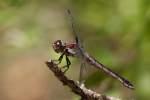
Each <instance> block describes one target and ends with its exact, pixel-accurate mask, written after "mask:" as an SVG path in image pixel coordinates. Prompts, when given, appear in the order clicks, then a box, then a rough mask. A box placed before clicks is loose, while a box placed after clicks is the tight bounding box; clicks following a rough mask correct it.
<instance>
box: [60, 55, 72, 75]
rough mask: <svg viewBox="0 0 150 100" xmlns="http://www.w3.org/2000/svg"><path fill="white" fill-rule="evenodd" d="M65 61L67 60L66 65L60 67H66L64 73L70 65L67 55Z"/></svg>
mask: <svg viewBox="0 0 150 100" xmlns="http://www.w3.org/2000/svg"><path fill="white" fill-rule="evenodd" d="M66 62H67V65H65V66H63V67H62V68H66V69H65V70H64V73H65V72H66V71H67V70H68V69H69V66H70V65H71V62H70V60H69V58H68V56H67V55H66Z"/></svg>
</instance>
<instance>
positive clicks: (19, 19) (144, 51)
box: [0, 0, 150, 100]
mask: <svg viewBox="0 0 150 100" xmlns="http://www.w3.org/2000/svg"><path fill="white" fill-rule="evenodd" d="M66 8H71V10H72V12H73V15H74V17H75V20H76V23H77V28H78V29H79V31H80V36H81V40H83V44H84V46H85V48H86V50H87V51H88V52H89V53H90V54H92V55H93V56H94V57H95V58H96V59H97V60H99V61H101V62H102V63H104V64H105V65H106V66H108V67H110V68H111V69H113V70H114V71H116V72H118V73H119V74H121V75H122V76H124V77H126V78H127V79H129V80H130V81H131V82H132V83H133V84H134V85H135V90H134V91H132V92H131V91H130V90H128V89H126V88H124V87H123V86H122V85H120V84H119V82H117V81H116V80H113V79H111V78H108V79H107V76H105V75H104V74H103V73H99V72H97V71H95V69H94V68H93V69H92V67H91V69H92V70H90V72H89V73H88V77H86V82H85V84H86V85H87V86H88V87H90V88H94V89H95V90H96V91H98V92H99V91H101V92H103V93H105V94H109V95H114V96H116V97H121V98H123V97H124V98H125V99H129V100H131V99H133V100H135V99H139V100H149V99H150V95H149V93H150V86H149V83H150V67H149V65H150V60H149V58H150V53H149V52H150V28H149V27H150V1H149V0H111V1H106V0H94V1H92V0H70V1H69V0H64V1H59V0H54V1H53V0H43V1H40V0H0V42H1V45H0V51H1V52H0V56H1V58H0V59H1V61H0V63H1V66H2V65H3V64H4V62H5V63H8V62H9V60H7V59H11V57H12V58H13V57H14V55H19V54H21V55H20V56H22V54H24V53H25V54H26V53H31V54H32V53H33V52H35V51H38V50H39V51H40V53H43V52H49V51H48V50H49V49H48V48H49V46H50V45H49V41H50V42H53V40H55V39H64V40H65V41H67V39H68V40H71V39H70V38H71V36H72V34H71V31H70V32H69V25H68V20H66V19H67V16H66V14H65V9H66ZM70 30H71V29H70ZM45 50H46V51H45ZM50 53H51V56H52V57H56V54H55V53H54V52H53V51H52V49H51V50H50ZM12 55H13V56H12ZM44 56H45V55H44ZM47 56H49V55H47ZM57 57H58V56H57ZM57 57H56V58H57ZM39 58H40V57H39ZM75 71H78V70H77V69H75ZM75 71H71V73H72V72H73V73H74V74H73V75H72V76H74V77H76V76H75ZM103 87H104V88H103ZM62 91H63V90H62ZM62 91H61V92H62ZM62 93H63V92H62ZM52 95H53V94H52ZM66 97H67V96H66ZM54 98H55V97H54ZM56 98H57V95H56Z"/></svg>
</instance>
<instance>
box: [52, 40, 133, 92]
mask: <svg viewBox="0 0 150 100" xmlns="http://www.w3.org/2000/svg"><path fill="white" fill-rule="evenodd" d="M52 46H53V49H54V50H55V51H56V52H57V53H62V55H61V56H60V57H59V59H58V61H60V62H61V60H62V59H63V56H64V55H65V56H66V62H67V65H66V67H67V69H66V70H65V71H67V70H68V68H69V66H70V64H71V62H70V60H69V58H68V56H72V57H76V56H77V55H78V52H77V51H76V50H77V49H78V45H77V44H76V43H70V44H69V43H62V41H61V40H56V41H54V43H53V44H52ZM82 56H83V57H84V60H85V61H86V62H87V63H88V64H90V65H92V66H94V67H95V68H97V69H99V70H100V71H102V72H104V73H105V74H107V75H109V76H111V77H113V78H115V79H117V80H119V81H120V82H121V83H122V84H123V85H124V86H125V87H127V88H130V89H134V86H133V85H132V84H131V83H130V82H129V81H128V80H126V79H124V78H123V77H121V76H120V75H118V74H117V73H115V72H113V71H112V70H111V69H109V68H107V67H106V66H105V65H103V64H102V63H100V62H99V61H97V60H96V59H94V57H92V56H90V55H89V54H88V53H87V52H83V54H82Z"/></svg>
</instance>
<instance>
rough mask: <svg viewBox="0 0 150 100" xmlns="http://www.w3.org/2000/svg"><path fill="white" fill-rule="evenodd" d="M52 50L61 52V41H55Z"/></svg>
mask: <svg viewBox="0 0 150 100" xmlns="http://www.w3.org/2000/svg"><path fill="white" fill-rule="evenodd" d="M52 46H53V49H54V50H55V51H56V52H57V53H58V52H61V51H62V47H63V46H62V41H61V40H57V41H54V43H53V44H52Z"/></svg>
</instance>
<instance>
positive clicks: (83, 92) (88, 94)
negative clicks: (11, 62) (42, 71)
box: [46, 60, 120, 100]
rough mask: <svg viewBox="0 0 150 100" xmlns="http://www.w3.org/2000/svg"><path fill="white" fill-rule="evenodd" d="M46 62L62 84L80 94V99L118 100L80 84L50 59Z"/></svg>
mask: <svg viewBox="0 0 150 100" xmlns="http://www.w3.org/2000/svg"><path fill="white" fill-rule="evenodd" d="M46 64H47V66H48V68H49V69H50V70H51V71H52V72H53V73H54V74H55V76H56V77H57V78H58V79H59V80H60V81H61V82H62V83H63V85H67V86H68V87H69V88H70V89H71V90H72V91H73V92H74V93H76V94H77V95H79V96H81V100H120V99H118V98H114V97H108V96H106V95H102V94H98V93H96V92H94V91H92V90H89V89H87V88H86V87H85V86H84V85H83V84H82V85H80V84H79V83H78V82H75V81H73V80H71V79H69V78H68V77H67V76H65V74H64V73H63V72H62V70H61V68H59V67H58V66H57V64H55V63H54V62H53V61H52V60H50V61H47V62H46Z"/></svg>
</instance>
